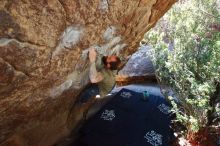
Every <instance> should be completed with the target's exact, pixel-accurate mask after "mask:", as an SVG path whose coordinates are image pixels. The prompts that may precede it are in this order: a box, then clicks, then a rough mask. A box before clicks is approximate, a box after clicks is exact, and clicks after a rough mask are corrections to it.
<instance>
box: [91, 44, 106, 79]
mask: <svg viewBox="0 0 220 146" xmlns="http://www.w3.org/2000/svg"><path fill="white" fill-rule="evenodd" d="M96 57H97V53H96V51H95V49H93V48H92V49H90V50H89V60H90V70H89V78H90V81H91V82H92V83H98V82H100V81H102V80H103V75H102V74H101V73H100V72H98V71H97V69H96V64H95V61H96Z"/></svg>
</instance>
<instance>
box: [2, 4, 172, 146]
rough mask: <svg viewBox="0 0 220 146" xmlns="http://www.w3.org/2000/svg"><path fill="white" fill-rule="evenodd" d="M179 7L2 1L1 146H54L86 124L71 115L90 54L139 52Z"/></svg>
mask: <svg viewBox="0 0 220 146" xmlns="http://www.w3.org/2000/svg"><path fill="white" fill-rule="evenodd" d="M174 2H175V0H130V1H125V0H93V1H88V0H80V1H79V0H0V3H1V4H0V117H1V118H0V145H2V146H3V145H7V146H8V145H9V146H10V145H13V146H14V145H21V146H30V145H31V146H49V145H52V144H53V143H55V142H56V141H57V140H59V139H60V138H62V137H63V136H66V135H67V134H68V133H69V132H70V131H71V130H72V129H73V128H75V126H76V125H77V124H75V123H77V120H79V119H80V115H75V116H74V115H73V114H72V113H71V112H72V111H73V110H72V109H73V105H74V102H75V101H76V97H77V95H78V94H79V92H80V91H81V90H82V89H83V88H84V87H85V86H86V85H87V84H88V82H84V83H83V84H82V85H81V86H78V88H75V86H74V84H75V82H74V77H76V76H75V72H79V73H80V72H82V70H84V69H85V68H84V67H85V66H86V65H85V64H86V63H87V58H86V55H87V54H86V50H87V49H88V48H90V47H92V46H94V47H96V48H97V50H98V52H100V53H103V52H105V54H106V52H107V54H111V53H116V54H118V55H120V56H121V57H122V58H123V57H125V56H126V55H129V54H131V53H133V52H135V50H136V48H137V46H138V44H139V41H140V40H141V39H142V37H143V35H144V33H145V32H146V31H147V30H149V29H150V28H151V27H153V25H154V24H155V23H156V22H157V20H158V19H159V18H160V17H161V16H162V15H163V14H164V13H165V12H166V11H167V10H168V9H169V8H170V7H171V5H172V4H173V3H174ZM103 50H105V51H103ZM102 51H103V52H102ZM107 54H106V55H107ZM79 110H80V111H79V112H81V110H83V109H79ZM74 113H75V114H76V113H77V112H76V109H75V110H74ZM69 115H71V116H69ZM69 117H71V118H69ZM74 117H75V118H74ZM71 123H74V124H71Z"/></svg>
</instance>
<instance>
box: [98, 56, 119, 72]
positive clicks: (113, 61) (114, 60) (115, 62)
mask: <svg viewBox="0 0 220 146" xmlns="http://www.w3.org/2000/svg"><path fill="white" fill-rule="evenodd" d="M102 61H103V63H104V65H105V67H106V68H107V69H110V70H117V69H118V67H119V66H120V64H121V60H120V58H119V57H118V56H116V55H111V56H104V57H102Z"/></svg>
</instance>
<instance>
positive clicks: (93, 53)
mask: <svg viewBox="0 0 220 146" xmlns="http://www.w3.org/2000/svg"><path fill="white" fill-rule="evenodd" d="M96 57H97V52H96V50H95V49H94V48H91V49H89V60H90V62H91V63H93V62H95V61H96Z"/></svg>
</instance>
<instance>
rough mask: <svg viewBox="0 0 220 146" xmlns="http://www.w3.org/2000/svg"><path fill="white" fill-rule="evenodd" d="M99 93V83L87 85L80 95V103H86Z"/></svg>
mask: <svg viewBox="0 0 220 146" xmlns="http://www.w3.org/2000/svg"><path fill="white" fill-rule="evenodd" d="M98 94H99V87H98V85H97V84H91V85H89V86H87V87H86V88H85V89H84V90H83V91H82V92H81V94H80V95H79V100H78V101H79V102H80V103H85V102H87V101H88V100H89V99H90V98H92V97H94V96H96V95H98Z"/></svg>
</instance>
